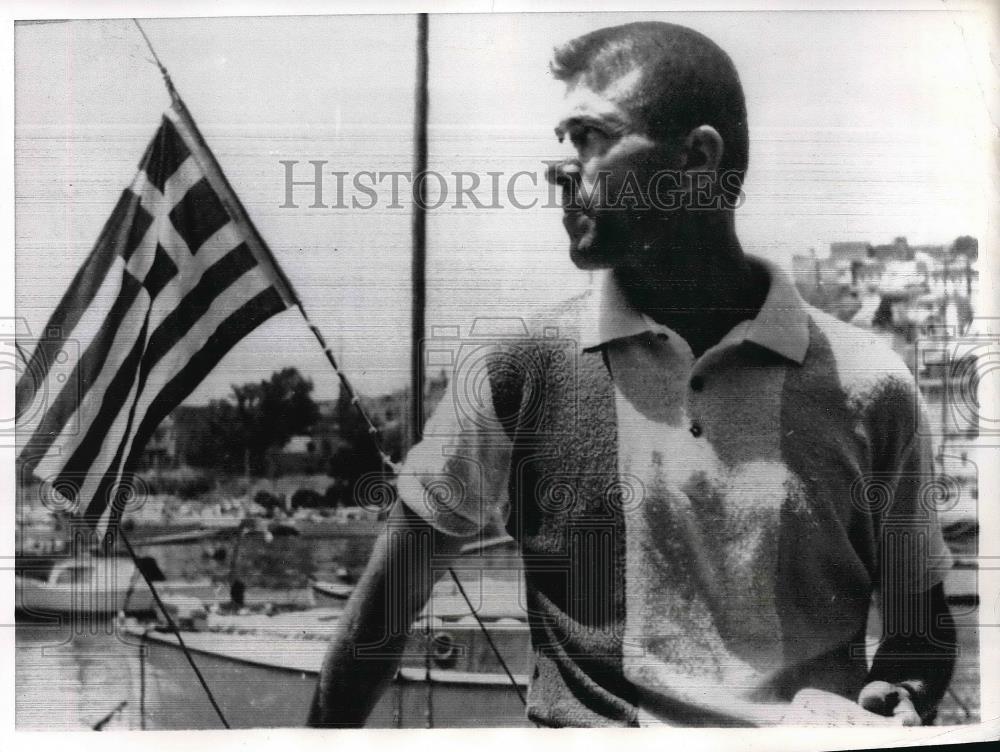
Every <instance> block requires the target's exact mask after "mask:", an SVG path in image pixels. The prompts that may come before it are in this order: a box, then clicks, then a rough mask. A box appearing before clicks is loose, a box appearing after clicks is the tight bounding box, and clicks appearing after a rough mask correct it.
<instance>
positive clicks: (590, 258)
mask: <svg viewBox="0 0 1000 752" xmlns="http://www.w3.org/2000/svg"><path fill="white" fill-rule="evenodd" d="M569 257H570V260H571V261H572V262H573V264H574V265H575V266H576V267H577V268H578V269H583V270H584V271H593V270H595V269H607V268H609V267H611V266H612V265H613V264H612V259H611V258H609V257H608V255H607V253H606V252H605V250H604V249H603V248H602V247H601V244H600V243H598V242H596V238H595V237H594V234H593V233H592V232H588V233H586V234H584V235H582V236H580V237H573V236H572V235H571V236H570V239H569Z"/></svg>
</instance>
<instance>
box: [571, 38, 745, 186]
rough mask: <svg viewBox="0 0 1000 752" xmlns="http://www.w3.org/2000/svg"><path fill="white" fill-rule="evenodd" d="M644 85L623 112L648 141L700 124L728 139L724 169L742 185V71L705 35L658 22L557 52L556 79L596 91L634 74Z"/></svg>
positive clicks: (639, 84)
mask: <svg viewBox="0 0 1000 752" xmlns="http://www.w3.org/2000/svg"><path fill="white" fill-rule="evenodd" d="M636 70H637V71H639V79H638V81H637V82H636V85H635V86H634V87H633V89H632V93H631V94H629V95H628V96H627V98H626V99H625V101H624V102H622V103H621V104H622V106H623V107H624V108H625V110H626V111H627V112H629V113H630V114H631V115H632V116H633V117H636V118H637V119H638V120H639V122H640V123H642V124H643V125H644V127H645V129H646V132H647V134H648V135H650V136H655V137H660V138H677V137H681V136H685V135H687V134H688V133H689V132H690V131H691V129H693V128H697V127H698V126H699V125H711V126H712V127H713V128H715V130H717V131H718V132H719V135H720V136H722V141H723V153H722V162H721V163H720V165H719V169H720V170H731V171H734V172H736V173H737V174H738V179H739V183H740V184H742V182H743V177H744V176H745V174H746V169H747V160H748V156H749V137H748V134H747V108H746V101H745V99H744V97H743V86H742V85H741V84H740V77H739V74H737V72H736V66H734V65H733V61H732V60H730V59H729V55H727V54H726V53H725V52H724V51H723V50H722V48H721V47H719V46H718V45H717V44H716V43H715V42H713V41H712V40H711V39H709V38H708V37H706V36H705V35H703V34H699V33H698V32H697V31H694V30H692V29H688V28H686V27H684V26H677V25H676V24H669V23H661V22H655V21H649V22H639V23H630V24H625V25H624V26H612V27H609V28H606V29H598V30H597V31H592V32H590V33H589V34H584V35H583V36H581V37H577V38H576V39H573V40H571V41H570V42H567V43H566V44H564V45H563V46H561V47H558V48H557V49H556V50H555V54H554V55H553V58H552V73H553V75H554V76H555V77H556V78H557V79H559V80H560V81H569V80H570V79H573V78H576V77H577V76H580V77H581V78H582V80H583V81H584V82H585V83H586V84H587V85H588V86H589V87H590V88H592V89H594V90H595V91H597V92H600V91H602V90H603V89H605V88H606V87H607V86H608V85H610V84H612V83H614V82H615V81H616V80H618V79H620V78H622V77H623V76H626V75H628V74H629V73H631V72H632V71H636Z"/></svg>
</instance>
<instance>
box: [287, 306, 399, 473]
mask: <svg viewBox="0 0 1000 752" xmlns="http://www.w3.org/2000/svg"><path fill="white" fill-rule="evenodd" d="M295 307H296V308H298V309H299V313H300V314H302V318H303V319H304V320H305V322H306V325H307V326H308V327H309V331H311V332H312V333H313V336H314V337H315V338H316V341H317V342H318V343H319V346H320V348H321V349H322V350H323V354H324V355H325V356H326V360H327V362H328V363H329V364H330V367H331V368H333V372H334V373H335V374H336V375H337V378H338V379H339V380H340V386H341V387H342V388H343V389H344V390H345V392H346V394H347V398H348V399H349V400H350V402H351V405H352V406H353V407H354V410H355V411H356V412H357V413H358V416H359V417H360V418H361V420H363V421H364V423H365V429H366V430H367V431H368V435H369V436H370V437H371V441H372V444H373V445H374V447H375V451H376V452H378V456H379V459H380V460H381V461H382V464H383V465H384V466H385V467H386V468H387V469H389V470H390V471H392V472H393V473H394V474H397V475H398V474H399V471H400V466H399V465H398V464H397V463H395V462H393V461H392V457H390V456H389V453H388V452H386V451H385V448H384V447H383V444H382V434H381V431H379V429H378V426H376V425H375V423H374V422H373V421H372V419H371V418H370V417H369V416H368V412H367V411H366V410H365V408H364V405H362V404H361V398H360V397H359V396H358V393H357V392H356V391H355V389H354V386H353V385H352V384H351V381H350V379H348V378H347V374H345V373H344V372H343V371H342V370H341V369H340V365H339V364H338V363H337V359H336V358H335V357H334V355H333V352H332V351H331V350H330V347H329V345H327V343H326V338H325V337H323V333H322V332H321V331H320V330H319V327H317V326H316V325H315V324H314V323H313V322H312V319H310V318H309V314H308V313H306V309H305V307H304V306H303V305H302V301H301V300H296V301H295Z"/></svg>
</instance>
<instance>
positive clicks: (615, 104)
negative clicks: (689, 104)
mask: <svg viewBox="0 0 1000 752" xmlns="http://www.w3.org/2000/svg"><path fill="white" fill-rule="evenodd" d="M639 74H640V71H639V70H638V69H634V70H633V71H632V72H631V73H628V74H626V75H624V76H622V77H621V78H618V79H616V80H614V81H612V82H611V83H610V84H608V85H607V86H605V87H602V88H601V89H600V90H599V91H598V90H595V89H593V88H591V86H590V85H589V84H588V83H587V82H586V81H585V80H584V79H583V78H582V77H576V78H574V79H571V80H569V81H567V91H566V97H565V99H564V101H563V107H562V116H561V118H560V121H559V124H558V125H557V126H556V129H555V130H556V135H557V136H558V137H559V139H560V141H562V142H565V141H568V142H569V144H570V145H571V147H572V149H573V151H574V156H572V157H571V158H568V159H566V160H565V161H563V162H562V163H560V164H559V165H556V166H554V167H552V168H551V169H550V170H549V173H548V178H549V180H550V181H552V182H555V183H557V184H558V185H560V186H561V187H562V203H563V226H564V227H565V228H566V232H567V234H568V235H569V241H570V258H571V259H572V260H573V263H575V264H576V265H577V266H578V267H579V268H581V269H600V268H613V267H617V266H621V265H631V264H635V263H637V262H641V258H642V256H643V254H644V248H645V247H646V246H648V245H649V244H650V241H655V240H656V239H657V235H658V234H659V233H662V232H664V231H665V230H666V223H665V222H664V221H663V220H664V218H665V217H664V216H663V212H662V211H660V210H657V208H656V207H657V202H656V201H655V200H651V196H650V195H649V191H650V190H652V189H653V187H654V186H656V184H657V176H658V175H659V174H662V173H664V172H667V171H675V170H676V169H677V167H678V166H679V164H680V163H679V154H678V148H677V146H676V145H668V144H666V143H664V142H662V141H660V140H657V139H655V138H652V137H650V136H647V135H645V132H646V128H645V127H644V125H645V124H644V123H642V122H640V121H639V120H638V118H636V117H635V116H633V115H632V114H631V113H630V112H629V111H628V110H627V109H626V106H625V103H626V102H627V101H628V100H629V96H630V95H631V94H632V92H633V89H634V87H635V86H636V85H637V83H638V81H639ZM659 184H660V188H661V191H663V192H666V190H667V188H668V187H669V180H667V179H664V180H660V181H659ZM659 203H660V205H662V203H663V202H662V200H661V201H660V202H659Z"/></svg>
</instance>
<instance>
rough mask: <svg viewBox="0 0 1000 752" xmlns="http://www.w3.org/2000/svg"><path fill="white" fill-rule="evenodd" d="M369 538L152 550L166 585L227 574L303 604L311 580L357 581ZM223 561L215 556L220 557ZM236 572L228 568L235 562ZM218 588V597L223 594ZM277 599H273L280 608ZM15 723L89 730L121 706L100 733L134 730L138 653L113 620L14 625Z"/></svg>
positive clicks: (252, 540) (250, 540)
mask: <svg viewBox="0 0 1000 752" xmlns="http://www.w3.org/2000/svg"><path fill="white" fill-rule="evenodd" d="M372 543H373V538H372V537H371V536H351V537H339V536H338V537H322V538H311V537H304V536H289V537H276V538H275V539H274V540H272V541H271V542H270V543H267V542H265V541H264V540H263V539H262V538H261V537H259V536H248V537H245V538H243V540H242V541H241V542H240V546H239V549H238V551H237V550H236V549H235V547H234V545H233V544H232V543H218V542H199V543H189V544H184V545H174V546H151V547H149V548H146V549H144V553H149V554H152V555H153V556H155V557H156V559H157V561H158V563H159V564H160V567H161V568H162V569H163V571H164V572H165V573H166V574H167V575H168V576H169V577H170V578H171V579H173V578H185V579H197V578H201V577H211V578H213V579H214V580H217V581H220V582H221V583H223V584H225V583H227V582H228V581H229V579H230V575H231V573H233V574H235V576H236V577H238V578H239V579H241V580H243V582H244V583H245V584H246V585H247V587H248V597H252V596H253V595H254V589H255V588H267V589H268V590H269V591H271V592H273V593H274V594H275V595H276V596H282V595H284V596H287V597H288V598H289V599H291V600H296V599H304V598H305V597H306V596H307V591H306V590H305V589H304V586H305V585H306V581H307V579H308V578H309V577H310V576H314V577H316V578H318V579H326V580H331V579H336V574H337V571H338V570H339V569H340V568H341V567H344V568H346V569H347V570H348V572H349V573H351V574H354V575H357V574H359V573H360V571H361V570H362V569H363V568H364V565H365V562H366V561H367V560H368V556H369V554H370V552H371V546H372ZM219 551H221V552H224V557H223V556H213V554H217V552H219ZM234 552H235V553H236V566H235V567H233V563H232V561H233V554H234ZM226 590H227V589H226V588H225V587H222V588H221V593H222V594H225V593H226ZM278 599H279V598H275V600H278ZM15 647H16V658H15V686H16V687H17V693H16V695H17V696H16V700H15V719H16V725H17V728H18V729H19V730H45V731H78V730H85V729H90V728H92V727H93V726H94V724H96V723H98V722H99V721H101V720H102V719H104V718H105V717H106V716H107V715H108V714H110V713H112V711H113V710H114V709H115V708H116V707H117V706H119V704H120V703H122V702H125V703H127V704H126V705H125V706H124V707H123V708H121V710H120V711H119V712H117V713H115V714H114V715H113V717H112V718H111V719H110V720H109V721H108V722H107V724H106V725H105V728H106V729H108V730H111V729H139V728H141V727H142V723H141V717H140V695H141V691H140V690H141V684H142V677H141V676H140V673H139V653H138V651H139V647H138V645H137V644H136V642H135V640H134V639H133V638H130V637H128V636H127V635H125V634H123V633H122V632H121V631H120V630H119V629H118V628H117V627H116V625H115V623H114V620H113V619H112V618H89V619H78V618H61V619H60V618H54V619H53V620H52V621H51V622H49V623H25V622H18V624H17V626H16V634H15Z"/></svg>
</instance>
